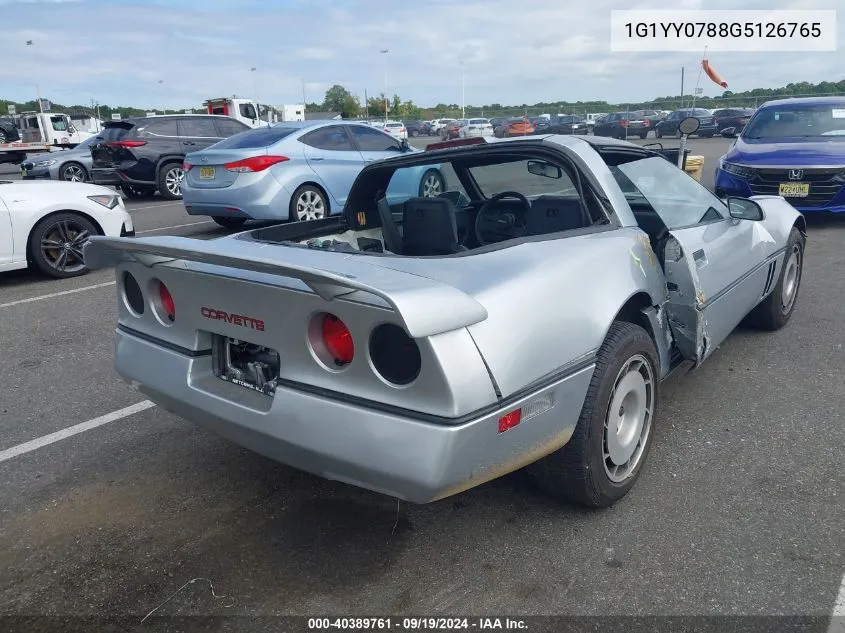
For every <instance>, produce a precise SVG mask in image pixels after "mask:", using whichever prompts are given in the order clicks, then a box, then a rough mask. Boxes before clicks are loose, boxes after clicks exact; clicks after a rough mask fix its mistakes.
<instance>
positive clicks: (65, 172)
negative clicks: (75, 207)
mask: <svg viewBox="0 0 845 633" xmlns="http://www.w3.org/2000/svg"><path fill="white" fill-rule="evenodd" d="M59 180H65V181H67V182H87V181H88V174H87V173H86V171H85V168H84V167H83V166H82V165H80V164H79V163H67V164H65V165H62V168H61V169H60V170H59Z"/></svg>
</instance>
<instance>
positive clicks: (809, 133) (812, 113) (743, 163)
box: [716, 97, 845, 213]
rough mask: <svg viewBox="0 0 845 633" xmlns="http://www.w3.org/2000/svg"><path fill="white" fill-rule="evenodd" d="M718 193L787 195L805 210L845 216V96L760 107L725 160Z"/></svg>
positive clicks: (719, 169) (793, 202)
mask: <svg viewBox="0 0 845 633" xmlns="http://www.w3.org/2000/svg"><path fill="white" fill-rule="evenodd" d="M725 132H727V133H725ZM725 132H723V134H724V135H725V136H727V135H729V134H730V132H731V130H726V131H725ZM716 195H718V196H720V197H727V196H742V197H748V196H759V195H775V196H783V197H784V198H785V199H786V200H787V201H788V202H789V203H790V204H792V206H793V207H795V208H796V209H798V210H799V211H802V212H807V211H832V212H834V213H843V212H845V97H807V98H804V99H782V100H778V101H769V102H767V103H764V104H763V105H762V106H760V108H759V109H758V110H757V112H756V113H755V114H754V116H752V117H751V120H750V121H749V122H748V123H747V124H746V126H745V128H744V129H743V130H742V132H741V134H740V135H739V137H738V138H737V139H736V141H735V142H734V144H733V145H732V146H731V148H730V149H729V150H728V152H727V154H725V155H724V156H722V158H721V159H720V160H719V168H718V169H717V170H716Z"/></svg>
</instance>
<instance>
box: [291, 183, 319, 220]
mask: <svg viewBox="0 0 845 633" xmlns="http://www.w3.org/2000/svg"><path fill="white" fill-rule="evenodd" d="M328 215H329V201H328V198H327V196H326V194H325V193H323V191H322V189H319V188H317V187H315V186H314V185H302V186H301V187H299V188H298V189H297V190H296V191H294V192H293V195H292V196H291V198H290V205H289V206H288V222H302V221H304V220H319V219H320V218H325V217H328ZM309 216H310V217H309Z"/></svg>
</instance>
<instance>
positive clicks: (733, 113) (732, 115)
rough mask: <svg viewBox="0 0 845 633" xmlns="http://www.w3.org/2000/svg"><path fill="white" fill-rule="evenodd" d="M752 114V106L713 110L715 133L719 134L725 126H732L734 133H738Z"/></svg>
mask: <svg viewBox="0 0 845 633" xmlns="http://www.w3.org/2000/svg"><path fill="white" fill-rule="evenodd" d="M753 115H754V109H753V108H723V109H721V110H715V111H714V112H713V120H714V123H715V124H716V134H721V133H722V130H725V129H727V128H734V131H735V132H736V134H739V133H740V132H741V131H742V128H744V127H745V125H746V124H747V123H748V122H749V121H750V120H751V117H752V116H753Z"/></svg>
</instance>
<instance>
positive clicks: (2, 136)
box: [0, 130, 7, 143]
mask: <svg viewBox="0 0 845 633" xmlns="http://www.w3.org/2000/svg"><path fill="white" fill-rule="evenodd" d="M6 138H7V137H6V130H0V143H5V142H6Z"/></svg>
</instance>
